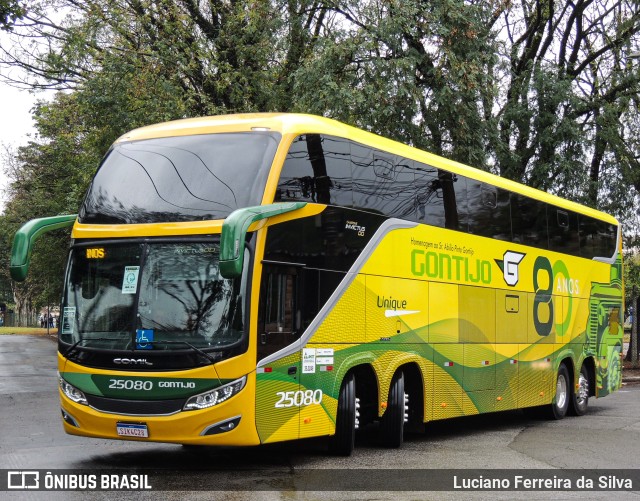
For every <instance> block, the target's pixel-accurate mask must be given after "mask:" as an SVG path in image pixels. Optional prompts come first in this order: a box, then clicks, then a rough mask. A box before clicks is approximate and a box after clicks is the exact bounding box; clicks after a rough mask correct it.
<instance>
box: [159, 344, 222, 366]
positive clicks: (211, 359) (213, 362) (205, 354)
mask: <svg viewBox="0 0 640 501" xmlns="http://www.w3.org/2000/svg"><path fill="white" fill-rule="evenodd" d="M149 344H183V345H185V346H188V347H189V348H191V349H192V350H193V351H195V352H196V353H198V354H200V355H202V356H203V357H204V358H206V359H207V360H209V361H210V362H211V363H212V364H215V363H216V358H214V357H212V356H211V355H209V354H208V353H207V352H206V351H203V350H201V349H200V348H197V347H196V346H194V345H192V344H191V343H188V342H187V341H150V342H149ZM218 358H220V356H218Z"/></svg>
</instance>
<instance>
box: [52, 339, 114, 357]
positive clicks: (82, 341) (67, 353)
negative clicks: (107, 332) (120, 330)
mask: <svg viewBox="0 0 640 501" xmlns="http://www.w3.org/2000/svg"><path fill="white" fill-rule="evenodd" d="M85 341H122V338H121V337H95V338H91V339H78V340H77V341H76V342H75V343H73V344H72V345H71V346H70V347H69V348H68V349H67V351H65V352H64V354H63V355H62V356H63V357H64V358H67V359H68V358H69V357H70V355H71V353H72V352H73V351H77V350H76V347H77V346H78V345H79V344H80V343H84V342H85Z"/></svg>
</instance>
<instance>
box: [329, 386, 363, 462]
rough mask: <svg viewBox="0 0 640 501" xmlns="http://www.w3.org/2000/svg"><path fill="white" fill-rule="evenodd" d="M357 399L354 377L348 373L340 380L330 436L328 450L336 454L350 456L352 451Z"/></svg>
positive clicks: (356, 426) (355, 427)
mask: <svg viewBox="0 0 640 501" xmlns="http://www.w3.org/2000/svg"><path fill="white" fill-rule="evenodd" d="M358 406H359V404H358V399H357V398H356V378H355V376H354V375H353V374H348V375H347V376H346V377H345V378H344V380H343V381H342V386H341V387H340V395H339V396H338V411H337V413H336V433H335V435H334V436H333V437H331V441H330V442H329V450H330V452H331V453H332V454H335V455H337V456H350V455H351V453H352V452H353V448H354V446H355V439H356V429H357V428H358V424H359V423H358Z"/></svg>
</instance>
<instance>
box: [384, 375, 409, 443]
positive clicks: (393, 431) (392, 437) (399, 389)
mask: <svg viewBox="0 0 640 501" xmlns="http://www.w3.org/2000/svg"><path fill="white" fill-rule="evenodd" d="M406 404H407V399H406V396H405V393H404V373H403V372H397V373H396V374H395V375H394V376H393V379H392V380H391V387H390V388H389V398H388V400H387V410H386V411H385V413H384V416H382V421H381V423H380V428H381V431H382V442H383V444H384V445H385V446H386V447H389V448H394V449H397V448H398V447H400V446H401V445H402V440H403V435H404V423H405V416H406V414H407V409H406Z"/></svg>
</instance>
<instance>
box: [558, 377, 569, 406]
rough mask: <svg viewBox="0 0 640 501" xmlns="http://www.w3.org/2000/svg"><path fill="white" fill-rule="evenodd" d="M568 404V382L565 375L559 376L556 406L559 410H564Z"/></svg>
mask: <svg viewBox="0 0 640 501" xmlns="http://www.w3.org/2000/svg"><path fill="white" fill-rule="evenodd" d="M566 404H567V380H566V379H565V378H564V375H563V374H560V375H559V376H558V382H557V383H556V406H557V407H558V409H563V408H564V406H565V405H566Z"/></svg>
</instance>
